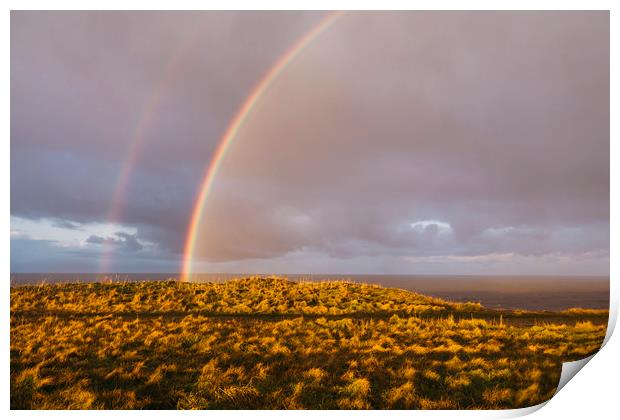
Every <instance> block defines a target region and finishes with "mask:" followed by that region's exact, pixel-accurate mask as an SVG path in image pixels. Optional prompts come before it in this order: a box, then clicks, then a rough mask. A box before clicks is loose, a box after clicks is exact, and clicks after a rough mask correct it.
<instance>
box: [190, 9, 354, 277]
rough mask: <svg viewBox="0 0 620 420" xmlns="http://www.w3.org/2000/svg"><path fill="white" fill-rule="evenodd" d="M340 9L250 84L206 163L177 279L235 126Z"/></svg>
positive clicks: (336, 18)
mask: <svg viewBox="0 0 620 420" xmlns="http://www.w3.org/2000/svg"><path fill="white" fill-rule="evenodd" d="M343 14H344V12H341V11H335V12H332V13H330V14H328V15H327V16H325V17H324V18H323V19H322V20H321V21H320V22H319V23H318V24H317V25H316V26H315V27H313V29H312V30H310V31H309V32H308V33H306V34H305V35H304V36H302V37H301V38H300V39H299V40H297V42H295V43H294V44H293V45H292V46H291V47H290V48H289V49H288V50H287V51H286V52H285V53H284V54H283V55H282V56H281V57H280V58H279V59H278V60H277V61H276V62H275V64H274V65H273V66H272V67H271V68H270V69H269V71H267V73H266V74H265V75H264V76H263V77H262V79H260V81H259V82H258V83H257V84H256V86H254V88H253V89H252V91H251V93H250V95H249V96H248V97H247V98H246V100H245V102H244V103H243V105H242V106H241V108H239V110H238V111H237V114H236V115H235V116H234V118H233V119H232V120H231V121H230V123H229V125H228V128H227V129H226V132H225V133H224V135H223V136H222V138H221V140H220V142H219V145H218V147H217V149H216V151H215V154H214V155H213V158H212V159H211V163H210V165H209V166H208V168H207V170H206V173H205V175H204V178H203V182H202V184H201V186H200V188H199V193H198V195H197V197H196V201H195V204H194V209H193V211H192V215H191V218H190V222H189V226H188V229H187V235H186V240H185V249H184V252H183V260H182V265H181V280H182V281H188V280H189V277H190V275H191V272H192V260H193V255H194V251H195V247H196V238H197V236H198V230H199V228H200V224H201V222H202V215H203V213H204V211H203V210H204V206H205V204H206V201H207V198H208V197H209V192H210V191H211V188H212V186H213V182H214V180H215V176H216V175H217V172H218V170H219V169H220V167H221V166H222V161H223V160H224V158H225V157H226V153H227V152H228V150H229V149H230V146H231V144H232V142H233V140H234V138H235V136H236V135H237V133H238V132H239V129H240V128H241V127H242V126H243V123H244V122H245V120H246V119H247V117H248V115H249V114H250V112H251V111H252V109H254V107H255V106H256V104H257V103H258V101H259V100H260V98H261V96H262V95H263V94H264V93H265V92H266V91H267V90H268V89H269V87H270V86H271V84H272V83H273V82H274V80H276V79H277V78H278V76H279V75H280V74H281V73H282V71H283V70H284V69H285V68H286V67H287V66H288V65H289V64H291V63H292V62H293V61H294V60H295V58H296V57H297V56H298V55H299V53H301V52H302V51H303V50H304V49H305V48H306V47H307V46H308V45H310V43H312V41H314V40H315V39H316V38H317V37H318V36H319V35H320V34H321V33H322V32H324V31H325V30H326V29H327V28H329V27H330V26H331V25H333V23H334V22H336V20H338V19H339V18H340V17H341V16H342V15H343Z"/></svg>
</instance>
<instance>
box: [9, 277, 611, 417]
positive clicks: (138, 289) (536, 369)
mask: <svg viewBox="0 0 620 420" xmlns="http://www.w3.org/2000/svg"><path fill="white" fill-rule="evenodd" d="M607 317H608V313H607V311H598V310H582V309H573V310H569V311H564V312H556V313H550V312H527V311H493V310H488V309H485V308H484V307H482V306H480V305H479V304H477V303H464V304H463V303H460V304H459V303H450V302H446V301H443V300H440V299H435V298H430V297H426V296H423V295H419V294H415V293H411V292H407V291H404V290H400V289H386V288H381V287H379V286H374V285H361V284H355V283H347V282H323V283H293V282H289V281H287V280H286V279H280V278H258V277H254V278H247V279H240V280H234V281H229V282H226V283H223V284H211V283H208V284H191V283H179V282H173V281H168V282H139V283H111V284H102V283H95V284H67V285H46V286H26V287H18V288H11V408H14V409H20V408H22V409H31V408H32V409H102V408H105V409H149V408H151V409H152V408H162V409H167V408H170V409H175V408H178V409H242V408H249V409H251V408H273V409H301V408H313V409H338V408H340V409H368V408H391V409H456V408H461V409H467V408H483V409H490V408H518V407H526V406H530V405H535V404H538V403H540V402H543V401H546V400H548V399H549V398H550V397H551V396H552V395H553V393H554V391H555V388H556V386H557V383H558V380H559V376H560V370H561V363H562V362H564V361H570V360H576V359H581V358H583V357H586V356H588V355H590V354H592V353H594V352H596V351H597V350H598V349H599V347H600V346H601V343H602V340H603V337H604V335H605V330H606V325H607Z"/></svg>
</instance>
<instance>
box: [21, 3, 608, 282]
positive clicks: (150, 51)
mask: <svg viewBox="0 0 620 420" xmlns="http://www.w3.org/2000/svg"><path fill="white" fill-rule="evenodd" d="M323 15H324V14H323V13H318V12H317V13H314V12H313V13H297V12H287V13H275V12H261V13H254V12H252V13H250V12H245V13H243V12H209V13H207V12H205V13H197V12H173V13H166V12H103V13H102V12H13V13H12V15H11V21H12V22H11V214H12V215H14V216H19V217H23V218H29V219H33V220H36V219H41V218H48V219H53V220H57V221H59V222H57V223H60V224H64V227H65V228H68V229H71V228H72V226H74V227H77V226H82V227H83V228H84V230H87V228H86V227H84V226H83V225H86V224H88V223H100V222H105V221H106V217H107V216H108V214H109V213H110V206H111V205H112V203H111V199H112V197H113V193H114V189H115V186H116V183H117V177H118V174H119V172H120V169H121V168H122V164H123V161H124V158H125V157H126V151H127V148H128V147H129V144H130V142H131V139H132V138H133V137H135V131H136V127H137V126H138V124H139V121H140V120H141V118H143V113H142V111H143V110H144V109H147V108H148V107H149V104H151V105H152V101H153V98H157V97H160V98H161V100H160V101H159V103H158V104H157V106H154V107H153V109H154V113H153V114H152V119H151V122H150V124H147V125H146V129H145V130H144V135H145V147H144V149H143V150H142V151H141V152H140V153H139V154H138V158H137V159H136V161H135V163H134V165H133V170H132V173H131V177H130V180H129V184H128V186H127V193H126V195H125V199H124V201H123V202H122V203H120V208H121V212H120V216H121V217H120V220H118V221H117V222H120V223H122V224H123V225H124V226H126V227H131V228H134V229H135V231H136V234H135V235H129V234H116V235H115V236H111V237H108V236H105V235H104V236H96V235H93V236H91V237H89V238H87V243H89V244H91V245H101V244H110V245H111V246H112V248H114V249H116V250H117V251H118V254H119V255H117V258H119V259H120V260H121V261H123V262H122V264H125V265H123V267H136V266H137V265H138V264H139V263H138V262H136V261H141V262H142V263H144V264H146V265H145V266H144V267H143V268H142V270H146V271H149V270H152V269H151V268H150V267H151V266H150V265H149V264H151V262H149V261H153V260H155V259H156V258H155V255H156V254H157V253H159V255H160V256H162V259H163V260H166V261H171V260H174V259H176V260H177V262H178V259H179V254H180V253H181V251H182V249H183V244H184V240H185V235H186V230H187V225H188V221H189V216H190V214H191V211H192V207H193V204H194V200H195V197H196V192H197V189H198V187H199V185H200V183H201V182H202V177H203V175H204V170H205V168H206V166H207V165H208V164H209V162H210V160H211V158H212V155H213V151H214V150H215V147H216V146H217V143H218V141H219V139H220V137H221V136H222V134H223V133H224V131H225V130H226V127H227V125H228V123H229V121H230V120H231V119H232V117H233V116H234V115H235V113H236V112H237V110H238V109H239V107H240V105H241V104H242V103H243V101H244V100H245V98H246V97H247V95H248V94H249V92H250V91H251V89H252V87H253V86H254V85H255V84H256V82H257V81H258V80H259V79H260V77H261V76H262V75H263V74H264V73H265V72H266V71H267V70H268V69H269V68H270V66H271V65H272V64H273V63H274V62H275V61H276V60H277V58H278V57H279V56H280V55H281V54H282V53H283V52H284V51H286V50H287V49H288V48H289V47H290V46H291V45H293V43H294V42H295V41H296V40H297V39H299V37H300V36H301V35H302V34H304V33H305V32H307V31H308V30H309V29H310V28H312V27H313V25H314V24H316V22H318V21H319V19H320V18H321V17H322V16H323ZM196 31H197V32H196ZM196 33H198V34H199V35H198V36H197V37H196V41H195V44H193V45H191V46H189V47H187V43H188V39H191V37H192V36H193V35H192V34H196ZM184 50H186V51H187V53H185V54H180V55H179V51H184ZM174 57H177V59H178V62H179V64H178V65H176V66H173V67H174V74H175V76H174V77H172V78H170V77H168V76H167V74H168V72H169V71H170V70H169V69H170V63H171V60H174ZM179 57H180V58H179ZM162 80H163V81H165V83H163V85H165V89H163V90H161V87H162ZM159 91H161V92H162V93H161V96H158V94H157V92H159ZM203 220H204V223H203V226H202V230H201V232H200V235H199V244H198V249H197V256H198V257H199V258H200V259H202V260H205V261H208V262H209V264H213V266H217V267H222V268H223V269H226V270H232V271H238V270H237V269H236V268H235V267H237V268H239V267H245V268H246V269H249V270H250V271H254V270H253V267H256V270H259V269H262V270H267V271H278V270H280V271H281V270H282V269H285V270H286V271H296V269H295V268H294V267H299V270H300V271H305V270H308V269H311V270H312V271H315V272H318V271H320V267H324V268H325V269H326V270H330V271H342V270H349V272H351V271H350V270H351V268H356V267H357V269H358V271H360V272H364V271H366V272H376V271H378V272H381V271H383V272H394V270H397V271H401V272H404V271H406V270H407V267H411V266H414V267H415V266H416V264H421V261H426V263H429V264H439V263H437V261H444V262H445V261H451V263H454V264H461V263H465V262H470V263H475V264H478V265H480V266H483V265H485V264H486V265H487V266H488V267H496V266H497V264H499V263H502V264H504V263H505V260H506V259H507V258H513V262H514V261H519V263H520V264H522V265H523V266H527V267H529V268H528V269H529V270H530V271H533V272H536V264H538V262H540V261H543V260H544V261H547V262H548V264H549V267H552V266H553V264H558V267H559V266H560V265H561V264H560V263H559V262H558V258H563V257H561V256H562V255H563V256H568V257H567V258H571V259H572V260H574V261H582V260H583V259H588V258H590V257H589V256H591V257H592V258H593V259H592V258H591V259H590V260H588V261H589V262H587V263H585V262H584V263H583V264H582V265H581V266H580V267H582V268H583V270H586V271H587V270H591V271H592V270H593V267H595V268H596V267H598V272H600V271H606V270H608V257H605V255H608V249H609V14H608V13H607V12H399V13H395V12H352V13H349V14H347V15H345V16H344V17H343V18H342V19H340V20H339V21H338V22H337V23H336V24H335V25H334V26H333V27H331V28H330V29H329V30H328V31H326V32H324V33H323V34H322V35H321V36H320V37H319V38H318V39H317V40H316V41H315V42H314V43H312V44H311V45H310V47H308V48H307V49H306V50H304V51H303V52H302V53H301V54H300V55H299V56H298V57H297V59H296V60H295V61H294V62H293V63H292V64H290V65H289V66H288V67H287V68H286V69H285V70H284V71H283V72H282V74H281V76H280V77H279V78H278V79H277V80H276V81H275V82H274V83H273V85H272V87H271V88H270V89H269V91H268V92H267V93H266V94H265V95H263V97H262V98H261V99H260V101H259V103H258V104H257V105H256V106H255V107H254V109H253V111H252V113H251V114H250V115H249V116H248V118H247V119H246V122H245V124H244V126H243V127H242V128H241V130H240V131H239V133H238V136H237V138H236V139H235V142H234V144H233V145H232V147H231V148H230V150H229V152H228V154H227V157H226V159H225V160H224V161H223V163H222V167H221V169H220V171H219V173H218V176H217V179H216V182H215V186H214V189H213V191H212V192H211V194H210V198H209V200H208V202H207V207H206V210H205V213H204V217H203ZM123 235H127V236H123ZM138 238H139V239H138ZM28 243H29V244H34V242H28ZM147 243H148V244H152V246H151V245H149V246H148V247H147V246H146V245H145V244H147ZM37 244H38V243H37ZM25 246H26V243H23V244H21V245H20V248H17V251H16V252H20V251H23V250H25ZM33 246H34V245H33ZM36 246H40V244H38V245H36ZM140 247H143V248H140ZM57 248H58V247H57ZM147 248H148V249H147ZM57 251H60V250H59V249H56V248H54V251H53V252H52V251H49V252H50V253H52V254H54V255H57V256H59V258H60V255H64V256H65V257H66V254H60V253H59V252H57ZM123 251H132V252H125V254H134V258H135V260H134V262H129V261H128V260H123V258H126V256H124V255H123ZM12 252H13V251H12ZM80 252H85V251H80ZM88 252H93V250H89V251H88ZM509 256H512V257H509ZM12 258H13V257H12ZM139 258H145V259H144V260H139ZM148 258H151V259H150V260H148ZM459 258H460V259H459ZM476 258H477V259H476ZM523 258H525V259H527V258H530V260H528V261H532V262H531V263H528V262H526V261H525V260H523ZM605 258H607V267H605V266H604V265H605V261H606V260H605ZM145 261H146V262H145ZM244 261H245V262H244ZM433 261H435V262H433ZM498 261H499V262H498ZM502 261H503V262H502ZM593 261H596V262H595V263H594V262H593ZM601 262H602V263H601ZM12 264H13V260H12ZM122 264H121V265H122ZM511 264H512V263H511ZM601 264H602V265H601ZM312 266H314V267H317V268H316V269H313V268H312ZM506 266H508V265H506ZM119 267H120V266H119ZM339 267H340V268H339ZM396 267H397V268H396ZM510 267H512V269H513V270H518V268H514V267H518V266H517V265H516V263H514V264H512V265H510ZM549 267H547V268H545V269H544V270H543V269H541V270H542V271H545V270H551V269H550V268H549ZM562 267H565V268H561V269H560V270H564V271H567V270H569V269H570V270H579V267H576V266H573V265H571V266H570V267H569V266H562ZM566 267H569V268H566ZM12 269H13V268H12ZM435 270H439V271H441V267H439V268H435ZM594 271H596V270H594Z"/></svg>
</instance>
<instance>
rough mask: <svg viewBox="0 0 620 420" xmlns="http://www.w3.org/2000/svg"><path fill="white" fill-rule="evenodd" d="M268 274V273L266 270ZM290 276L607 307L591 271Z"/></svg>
mask: <svg viewBox="0 0 620 420" xmlns="http://www.w3.org/2000/svg"><path fill="white" fill-rule="evenodd" d="M270 275H271V274H270ZM247 276H250V274H243V273H203V274H192V276H191V281H192V282H213V283H218V282H224V281H227V280H231V279H234V278H241V277H247ZM277 276H279V277H286V278H288V279H289V280H291V281H317V282H318V281H323V280H347V281H353V282H358V283H365V284H378V285H380V286H383V287H394V288H398V289H404V290H409V291H412V292H417V293H422V294H425V295H429V296H434V297H439V298H442V299H446V300H450V301H454V302H480V303H481V304H482V305H483V306H486V307H487V308H493V309H525V310H535V311H539V310H546V311H560V310H565V309H569V308H588V309H608V308H609V277H594V276H590V277H587V276H581V277H578V276H459V275H357V274H356V275H349V274H281V275H277ZM179 277H180V276H179V274H178V273H110V274H99V273H12V274H11V286H12V287H19V286H25V285H38V284H57V283H83V282H128V281H129V282H133V281H149V280H175V279H178V278H179Z"/></svg>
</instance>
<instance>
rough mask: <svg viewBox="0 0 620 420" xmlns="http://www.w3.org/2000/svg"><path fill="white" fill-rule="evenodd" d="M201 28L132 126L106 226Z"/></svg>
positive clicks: (106, 254) (114, 218)
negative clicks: (155, 119)
mask: <svg viewBox="0 0 620 420" xmlns="http://www.w3.org/2000/svg"><path fill="white" fill-rule="evenodd" d="M204 30H205V25H203V24H201V22H197V23H196V24H195V25H194V26H193V27H192V28H191V29H190V30H189V31H188V33H187V35H186V36H185V37H184V38H183V41H182V42H181V44H180V45H179V46H178V47H177V48H176V49H175V52H174V54H173V55H172V56H171V58H170V60H168V64H167V65H166V68H165V70H164V72H163V75H162V77H161V78H160V79H159V81H158V83H157V86H156V88H155V90H154V91H153V93H152V94H151V95H150V96H149V98H148V100H147V102H146V104H145V106H144V107H143V108H142V111H141V113H140V117H139V118H138V121H137V123H136V125H135V126H134V129H133V132H132V135H131V138H130V141H129V146H128V147H127V151H126V152H125V159H124V160H123V164H122V166H121V170H120V172H119V175H118V178H117V180H116V186H115V189H114V194H113V196H112V204H111V205H110V208H109V209H108V213H107V217H106V220H107V222H108V223H120V222H121V218H122V210H123V204H124V201H125V193H126V192H127V186H128V185H129V179H130V178H131V174H132V172H133V170H134V167H135V165H136V162H137V161H138V157H139V156H140V152H141V151H142V150H143V149H144V146H145V144H146V140H147V139H148V135H147V134H148V131H149V128H150V127H151V125H152V122H153V119H154V117H155V115H156V114H157V110H158V109H159V107H160V106H161V103H162V101H163V99H164V98H165V96H166V93H167V92H168V91H169V90H170V88H171V86H172V85H173V84H174V82H175V80H177V78H178V77H179V75H180V74H181V71H182V69H183V68H185V67H184V66H183V65H184V63H185V61H186V59H187V58H188V57H189V56H190V52H191V51H192V49H193V48H194V46H195V45H196V43H197V41H198V40H199V39H200V35H201V34H202V33H203V32H204ZM110 262H111V249H110V248H109V247H104V249H103V253H102V255H101V260H100V265H99V270H100V272H102V273H107V272H109V271H110Z"/></svg>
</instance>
